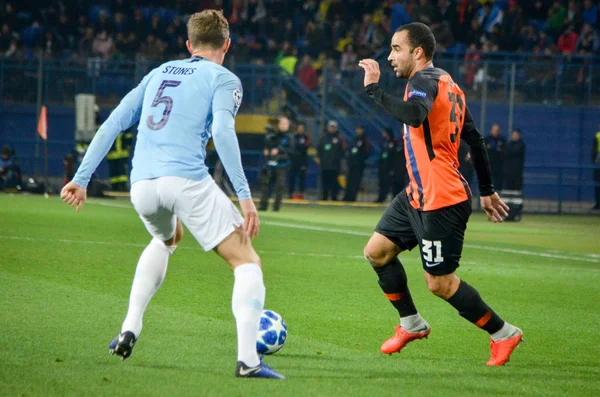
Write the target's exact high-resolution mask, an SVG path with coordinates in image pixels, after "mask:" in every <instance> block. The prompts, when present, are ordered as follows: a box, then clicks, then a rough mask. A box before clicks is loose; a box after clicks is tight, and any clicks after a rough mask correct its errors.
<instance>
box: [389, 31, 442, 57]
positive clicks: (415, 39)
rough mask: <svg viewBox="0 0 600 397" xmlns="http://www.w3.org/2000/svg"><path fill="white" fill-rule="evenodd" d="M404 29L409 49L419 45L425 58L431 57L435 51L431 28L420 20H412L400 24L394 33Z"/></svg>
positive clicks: (411, 49) (412, 49)
mask: <svg viewBox="0 0 600 397" xmlns="http://www.w3.org/2000/svg"><path fill="white" fill-rule="evenodd" d="M404 30H406V32H407V33H408V42H409V43H410V51H411V52H412V51H414V50H415V48H417V47H421V48H422V49H423V52H424V53H425V58H427V59H428V60H429V59H431V58H433V53H434V52H435V37H434V36H433V33H432V32H431V29H429V27H428V26H427V25H425V24H424V23H421V22H412V23H408V24H406V25H402V26H400V27H399V28H398V30H396V33H398V32H402V31H404Z"/></svg>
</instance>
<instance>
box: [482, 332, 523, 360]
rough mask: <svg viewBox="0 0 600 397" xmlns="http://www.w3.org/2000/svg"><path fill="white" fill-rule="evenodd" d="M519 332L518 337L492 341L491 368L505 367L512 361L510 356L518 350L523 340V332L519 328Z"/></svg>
mask: <svg viewBox="0 0 600 397" xmlns="http://www.w3.org/2000/svg"><path fill="white" fill-rule="evenodd" d="M517 330H518V331H519V332H518V334H517V335H515V336H512V337H510V338H508V339H502V340H496V341H495V340H492V341H491V342H490V348H491V350H492V356H491V357H490V359H489V361H488V362H487V365H489V366H490V367H498V366H501V365H504V364H506V363H507V362H508V360H509V359H510V355H511V354H512V352H513V351H514V350H515V349H516V348H517V346H518V345H519V343H520V342H521V341H522V340H523V331H521V330H520V329H518V328H517Z"/></svg>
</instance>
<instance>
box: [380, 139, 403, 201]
mask: <svg viewBox="0 0 600 397" xmlns="http://www.w3.org/2000/svg"><path fill="white" fill-rule="evenodd" d="M381 135H382V136H383V143H382V145H381V153H380V154H379V165H378V176H379V195H378V196H377V200H376V201H375V202H376V203H383V202H384V201H385V200H386V199H387V195H388V193H389V192H390V188H391V187H392V181H393V180H394V176H395V173H394V167H395V166H396V156H397V144H396V141H395V140H394V135H393V132H392V130H391V129H390V128H384V129H383V131H382V132H381ZM403 167H404V168H406V167H405V166H404V165H403ZM400 172H402V171H400Z"/></svg>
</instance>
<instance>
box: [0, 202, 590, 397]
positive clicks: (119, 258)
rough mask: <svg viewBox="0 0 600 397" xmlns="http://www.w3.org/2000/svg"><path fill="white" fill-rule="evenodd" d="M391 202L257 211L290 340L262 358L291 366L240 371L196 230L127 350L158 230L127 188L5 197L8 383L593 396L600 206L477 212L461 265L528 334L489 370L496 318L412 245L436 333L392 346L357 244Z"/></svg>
mask: <svg viewBox="0 0 600 397" xmlns="http://www.w3.org/2000/svg"><path fill="white" fill-rule="evenodd" d="M381 213H382V209H358V208H323V207H292V206H287V207H284V208H283V210H282V212H281V213H270V212H269V213H264V214H263V213H261V221H262V226H261V234H260V235H259V237H258V238H257V239H256V240H255V246H256V249H257V251H258V252H259V254H260V255H261V258H262V261H263V267H264V274H265V284H266V286H267V299H266V305H265V307H266V308H268V309H272V310H275V311H277V312H279V313H280V314H282V315H283V317H284V319H285V321H286V322H287V324H288V329H289V338H288V340H287V343H286V345H285V346H284V348H283V349H282V350H281V351H280V352H279V353H277V354H276V355H274V356H272V357H267V358H266V360H265V362H267V363H268V364H270V365H272V366H273V367H274V368H275V369H277V370H278V371H280V372H281V373H283V374H284V375H286V376H287V377H288V379H287V380H286V381H284V382H277V381H264V380H252V379H250V380H248V379H236V378H234V376H233V373H234V369H235V368H234V367H235V361H236V357H235V351H236V343H235V325H234V320H233V315H232V313H231V300H230V298H231V290H232V282H233V277H232V274H231V271H230V270H229V268H228V267H227V266H226V265H225V264H224V263H223V262H222V261H221V260H220V259H219V258H218V257H217V256H216V254H214V253H212V252H211V253H204V252H203V251H202V250H201V249H200V247H199V246H198V245H197V243H196V242H195V241H194V240H193V239H192V238H191V235H190V234H186V236H185V237H184V240H183V242H182V243H181V244H180V247H179V249H178V251H177V252H176V254H175V255H174V256H172V257H171V260H170V263H169V270H168V273H167V277H166V280H165V282H164V284H163V286H162V288H161V290H160V291H159V292H158V293H157V295H156V296H155V298H154V300H153V301H152V302H151V303H150V306H149V308H148V310H147V312H146V316H145V319H144V331H143V333H142V335H141V338H140V340H139V343H138V345H137V346H136V349H135V351H134V354H133V356H132V358H130V359H128V360H126V361H124V362H121V361H120V360H118V359H117V358H115V357H111V356H109V355H108V347H107V345H108V343H109V342H110V340H111V339H112V338H113V337H114V336H115V335H116V334H117V332H118V331H119V327H120V325H121V322H122V321H123V318H124V315H125V311H126V308H127V300H128V295H129V288H130V285H131V281H132V278H133V273H134V269H135V266H136V262H137V259H138V256H139V254H140V253H141V251H142V250H143V248H144V247H145V245H146V244H147V243H148V241H149V236H148V235H147V233H146V231H145V230H144V228H143V226H142V224H141V222H140V221H139V219H138V218H137V215H136V214H135V212H134V211H133V209H132V208H131V206H130V205H129V203H128V202H127V201H125V200H111V201H94V200H91V201H90V202H89V203H88V204H86V205H85V206H84V208H83V210H82V212H81V213H79V214H76V213H75V211H74V210H73V209H71V208H69V207H67V206H66V205H65V204H63V203H62V202H60V201H59V200H58V199H56V198H50V199H44V198H43V197H35V196H8V195H0V225H1V231H0V395H1V396H95V395H99V396H100V395H102V396H121V395H124V396H188V395H189V396H204V395H210V396H256V395H263V396H264V395H273V396H287V395H290V396H351V395H352V396H354V395H356V396H371V395H376V396H398V395H401V396H405V395H407V396H412V395H414V396H425V395H432V396H455V395H456V396H464V395H476V396H490V395H512V396H521V395H544V396H548V395H556V396H565V395H569V396H586V395H590V396H592V395H596V396H597V395H600V348H599V345H600V344H599V336H600V330H599V329H600V306H599V305H600V287H599V285H600V239H599V236H600V220H599V218H597V217H568V216H562V217H558V216H533V215H526V216H525V217H524V219H523V221H522V222H521V223H517V224H515V223H513V224H509V223H507V224H500V225H494V224H492V223H491V222H488V221H486V220H485V219H484V217H483V215H481V214H474V215H473V217H472V219H471V222H470V223H469V229H468V232H467V237H466V247H465V250H464V254H463V261H462V265H461V267H460V269H459V272H458V274H459V275H460V276H461V277H463V278H464V279H465V280H467V281H468V282H469V283H471V284H472V285H473V286H475V287H476V288H478V290H479V291H480V292H481V294H482V296H483V297H484V299H485V300H486V301H487V302H488V303H489V304H490V305H491V306H492V307H493V308H494V309H495V310H496V311H497V312H498V313H499V314H500V315H501V316H503V317H504V318H505V319H507V320H508V321H510V322H512V323H514V324H516V325H518V326H520V327H521V328H522V329H523V331H524V333H525V343H523V344H521V346H520V347H519V348H518V349H517V350H516V352H515V353H514V355H513V358H512V360H511V361H510V362H509V363H508V365H506V366H505V367H501V368H487V367H486V366H485V364H484V363H485V361H487V359H488V356H489V338H488V336H487V334H486V333H485V332H483V331H481V330H478V329H477V328H476V327H474V326H473V325H471V324H469V323H468V322H466V321H465V320H463V319H461V318H460V317H459V316H458V314H457V313H456V312H455V311H454V309H452V307H450V306H449V305H448V304H447V303H445V302H443V301H441V300H439V299H438V298H435V297H434V296H433V295H431V294H430V293H429V291H428V290H427V288H426V285H425V282H424V280H423V275H422V269H421V265H420V262H419V260H418V254H417V252H415V251H413V252H410V253H405V254H402V255H401V259H402V261H403V263H404V264H405V266H406V269H407V272H408V276H409V283H410V286H411V289H412V293H413V296H414V299H415V302H416V304H417V307H418V308H419V311H420V312H421V314H422V315H423V316H424V317H425V318H426V319H427V320H428V321H429V323H430V324H431V325H432V327H433V332H432V334H431V335H430V337H429V339H427V340H424V341H417V342H414V343H412V344H410V345H409V346H408V347H407V348H406V349H405V350H404V351H402V353H400V354H396V355H393V356H384V355H382V354H380V353H379V346H380V344H381V342H383V341H384V340H385V339H386V338H388V337H389V336H391V334H392V333H393V327H394V325H396V324H397V322H398V318H397V315H396V313H395V311H394V309H393V307H392V306H391V305H390V304H389V303H388V302H387V301H386V299H385V297H384V296H383V294H382V292H381V290H380V289H379V286H378V285H377V278H376V275H375V273H374V272H373V271H372V270H371V269H370V267H369V265H368V264H367V263H366V262H365V260H364V259H362V249H363V246H364V244H365V242H366V241H367V238H368V236H369V235H370V233H371V231H372V229H373V226H374V225H375V223H376V222H377V220H378V219H379V216H380V215H381Z"/></svg>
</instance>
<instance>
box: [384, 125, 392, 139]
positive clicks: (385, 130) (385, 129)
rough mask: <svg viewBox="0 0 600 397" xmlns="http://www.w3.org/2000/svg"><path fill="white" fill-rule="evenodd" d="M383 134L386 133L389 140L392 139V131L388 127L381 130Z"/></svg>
mask: <svg viewBox="0 0 600 397" xmlns="http://www.w3.org/2000/svg"><path fill="white" fill-rule="evenodd" d="M383 132H385V133H387V134H388V135H389V136H390V138H393V137H394V130H392V129H391V128H390V127H385V128H384V129H383Z"/></svg>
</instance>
